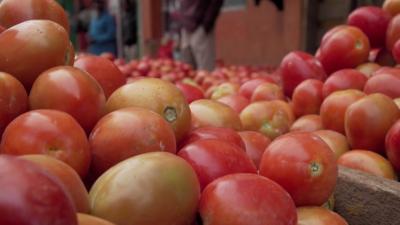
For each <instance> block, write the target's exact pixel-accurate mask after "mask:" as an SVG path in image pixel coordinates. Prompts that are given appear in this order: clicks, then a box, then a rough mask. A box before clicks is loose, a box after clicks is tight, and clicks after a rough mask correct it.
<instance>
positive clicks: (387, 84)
mask: <svg viewBox="0 0 400 225" xmlns="http://www.w3.org/2000/svg"><path fill="white" fill-rule="evenodd" d="M379 71H382V70H378V72H379ZM399 85H400V70H399V69H391V70H387V72H384V71H383V72H379V73H375V75H374V76H372V77H371V78H369V79H368V81H367V83H366V84H365V87H364V92H365V93H366V94H373V93H382V94H385V95H387V96H389V97H391V98H397V97H400V90H399V88H398V87H399Z"/></svg>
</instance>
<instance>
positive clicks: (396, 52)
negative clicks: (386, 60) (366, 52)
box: [392, 40, 400, 63]
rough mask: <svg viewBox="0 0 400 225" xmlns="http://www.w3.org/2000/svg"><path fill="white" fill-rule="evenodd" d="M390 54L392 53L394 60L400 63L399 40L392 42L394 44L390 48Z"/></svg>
mask: <svg viewBox="0 0 400 225" xmlns="http://www.w3.org/2000/svg"><path fill="white" fill-rule="evenodd" d="M392 55H393V58H394V59H395V60H396V62H397V63H400V40H397V41H396V42H395V43H394V46H393V49H392Z"/></svg>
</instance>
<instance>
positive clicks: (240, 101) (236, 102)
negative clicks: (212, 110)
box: [217, 94, 250, 113]
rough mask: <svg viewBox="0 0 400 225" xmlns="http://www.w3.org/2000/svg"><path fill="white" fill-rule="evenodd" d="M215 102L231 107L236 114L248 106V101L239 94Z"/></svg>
mask: <svg viewBox="0 0 400 225" xmlns="http://www.w3.org/2000/svg"><path fill="white" fill-rule="evenodd" d="M217 101H219V102H221V103H224V104H225V105H227V106H229V107H231V108H232V109H233V110H234V111H235V112H237V113H240V112H242V110H243V109H244V108H246V106H248V105H249V104H250V101H249V100H248V99H247V98H246V97H244V96H243V95H240V94H234V95H227V96H224V97H222V98H219V99H218V100H217Z"/></svg>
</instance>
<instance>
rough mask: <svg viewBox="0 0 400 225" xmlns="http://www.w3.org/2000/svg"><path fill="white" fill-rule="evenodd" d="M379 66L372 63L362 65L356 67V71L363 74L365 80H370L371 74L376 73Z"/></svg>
mask: <svg viewBox="0 0 400 225" xmlns="http://www.w3.org/2000/svg"><path fill="white" fill-rule="evenodd" d="M380 67H381V66H380V65H379V64H376V63H373V62H367V63H363V64H361V65H359V66H357V68H356V70H358V71H360V72H361V73H363V74H364V75H365V76H366V77H367V78H370V77H371V76H372V74H373V73H374V72H375V71H377V70H378V69H379V68H380Z"/></svg>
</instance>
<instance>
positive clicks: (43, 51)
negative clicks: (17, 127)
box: [0, 20, 73, 91]
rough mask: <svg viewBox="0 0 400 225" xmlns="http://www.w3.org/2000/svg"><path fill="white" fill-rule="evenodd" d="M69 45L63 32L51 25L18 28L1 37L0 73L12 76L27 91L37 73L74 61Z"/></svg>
mask: <svg viewBox="0 0 400 225" xmlns="http://www.w3.org/2000/svg"><path fill="white" fill-rule="evenodd" d="M43 43H45V44H43ZM69 43H70V41H69V36H68V33H67V32H66V31H65V29H63V28H62V27H61V26H60V25H58V24H57V23H54V22H52V21H48V20H29V21H26V22H22V23H20V24H17V25H15V26H13V27H11V28H9V29H7V30H6V31H4V32H3V33H1V34H0V49H1V51H0V71H2V72H6V73H9V74H11V75H13V76H15V77H16V78H17V79H18V80H19V81H20V82H21V83H22V84H23V85H24V86H25V88H26V89H27V91H29V90H30V88H31V86H32V84H33V82H34V81H35V80H36V78H37V77H38V76H39V74H40V73H42V72H43V71H45V70H47V69H49V68H52V67H55V66H59V65H67V64H69V63H70V62H69V61H68V60H73V59H71V58H70V57H69V55H70V53H69V51H70V48H71V46H70V45H69ZM21 46H23V48H21Z"/></svg>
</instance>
